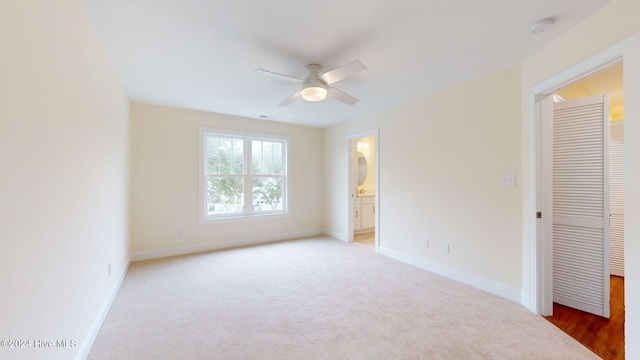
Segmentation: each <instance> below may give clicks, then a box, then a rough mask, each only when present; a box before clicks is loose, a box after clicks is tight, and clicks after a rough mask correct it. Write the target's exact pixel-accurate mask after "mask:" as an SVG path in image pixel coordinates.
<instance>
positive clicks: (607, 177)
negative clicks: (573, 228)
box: [536, 59, 625, 359]
mask: <svg viewBox="0 0 640 360" xmlns="http://www.w3.org/2000/svg"><path fill="white" fill-rule="evenodd" d="M622 67H623V64H622V61H621V59H619V61H615V62H612V63H608V64H607V65H606V66H602V67H600V68H598V69H597V71H594V72H592V73H591V74H590V75H589V76H585V77H578V78H576V79H575V80H573V81H570V83H569V85H563V86H561V87H560V86H559V87H557V88H556V89H555V90H553V91H554V92H553V94H552V95H551V94H549V93H548V92H547V93H546V94H543V95H541V96H540V97H541V101H540V104H541V106H540V108H539V113H540V114H541V117H540V118H539V119H540V122H539V123H538V126H539V127H538V129H537V133H538V136H540V137H539V138H538V139H537V140H538V141H537V146H538V147H539V150H540V151H541V152H542V154H543V155H542V157H541V163H540V164H539V167H538V169H537V171H536V172H537V175H539V176H541V177H542V178H541V179H540V180H539V181H540V182H538V186H539V187H538V188H537V191H538V194H537V195H538V201H539V204H540V203H541V204H542V207H541V208H539V210H542V212H541V213H542V219H543V220H542V221H545V220H546V221H547V222H546V223H542V225H541V226H540V224H539V226H538V230H541V231H540V232H541V233H542V241H541V244H539V245H542V248H543V252H541V256H539V257H538V259H539V260H541V264H542V267H543V269H542V271H541V272H540V273H542V274H544V275H545V276H544V278H543V279H542V282H541V283H538V289H539V291H540V292H541V293H542V294H543V295H544V297H542V298H541V303H539V307H538V309H539V310H540V311H539V312H540V313H541V314H542V315H545V316H548V317H547V319H548V320H549V321H550V322H552V323H554V324H555V325H556V326H558V327H559V328H560V329H562V330H563V331H565V332H567V333H568V334H569V335H571V336H572V337H574V338H575V339H577V340H578V341H580V342H581V343H582V344H583V345H585V346H587V347H589V348H590V349H591V350H592V351H594V352H596V353H597V354H598V355H600V356H601V357H603V358H605V359H617V358H621V357H620V356H622V357H624V316H625V315H624V278H623V276H624V165H623V164H624V155H623V153H624V136H623V129H624V126H623V121H624V120H623V119H624V110H623V109H624V106H623V85H622V77H623V76H622ZM596 94H607V95H605V96H604V97H603V98H604V99H605V100H604V103H606V110H607V111H606V114H607V116H606V118H605V119H604V120H605V121H602V120H601V121H600V123H601V124H603V123H604V129H602V130H603V133H602V134H601V135H598V136H599V137H602V139H601V140H604V141H602V145H601V150H600V151H603V152H604V154H603V155H602V156H603V164H602V165H600V166H601V167H602V168H601V169H600V170H599V171H600V175H598V176H596V175H595V173H590V175H592V176H593V177H594V178H595V177H600V178H601V179H602V184H600V185H597V184H596V183H593V182H591V180H590V181H589V182H585V180H584V179H578V182H580V181H582V183H579V184H578V186H579V187H581V186H582V187H584V188H585V189H587V190H586V191H587V192H588V193H593V191H594V189H595V188H596V187H599V188H600V190H598V191H601V192H602V193H603V194H606V195H605V196H604V198H603V201H604V203H603V205H602V206H603V208H601V209H600V210H603V209H604V211H603V213H604V215H603V217H602V218H601V222H602V230H603V234H602V235H603V237H602V238H603V240H602V241H605V242H603V243H602V246H601V245H597V244H596V246H595V247H593V248H592V249H588V248H582V247H580V246H581V245H579V244H580V243H581V242H582V241H585V239H587V238H589V236H590V235H591V233H588V232H584V231H583V232H581V233H579V234H578V235H576V233H573V234H569V235H567V232H566V227H565V228H562V225H566V224H561V226H560V230H558V228H556V227H555V226H556V225H555V224H556V222H557V219H556V218H558V217H560V218H562V219H561V221H565V222H566V221H568V219H569V218H568V217H567V216H557V212H556V211H555V210H556V207H557V206H558V205H557V204H558V203H560V207H559V209H560V213H562V212H563V211H565V210H566V207H567V206H566V203H564V204H563V203H562V202H563V201H565V202H566V200H567V199H568V198H570V196H568V195H567V194H568V193H572V194H574V190H573V189H569V190H568V188H567V187H566V184H567V179H568V178H569V177H573V176H574V175H575V174H576V173H577V172H579V169H580V167H581V166H582V165H581V163H580V161H581V160H584V159H586V158H585V157H584V156H586V155H583V154H586V153H589V152H590V151H593V150H590V149H589V148H588V147H587V145H586V142H585V141H584V140H583V139H582V140H581V139H580V138H579V137H580V135H574V133H576V134H583V135H584V134H587V135H584V136H587V137H588V136H592V137H593V136H595V135H593V134H592V135H588V132H589V131H592V130H593V126H591V129H586V127H588V125H582V124H581V123H579V122H575V123H573V124H571V123H569V125H566V124H567V123H566V122H565V123H562V122H563V121H566V118H567V117H568V116H567V115H566V114H567V110H566V109H570V112H571V116H572V117H573V116H575V114H576V113H577V112H579V110H576V109H578V106H577V105H576V106H575V107H574V106H573V105H572V104H584V103H587V102H589V101H588V100H587V99H594V98H595V97H596V96H594V95H596ZM552 98H553V102H555V103H556V106H553V105H551V106H550V103H551V99H552ZM608 98H610V103H611V106H610V111H609V105H608V101H609V100H607V99H608ZM566 100H568V101H566ZM550 108H551V109H550ZM554 108H555V111H554V110H553V109H554ZM558 109H560V110H558ZM563 111H564V113H563ZM591 115H593V113H592V112H591V113H590V116H591ZM609 115H610V116H609ZM549 116H550V117H551V123H552V124H553V126H551V128H552V129H553V130H552V131H556V129H558V126H560V131H562V127H563V126H564V127H565V129H564V130H567V129H568V131H565V133H564V134H562V136H564V137H563V138H562V137H561V138H560V139H558V138H557V137H556V136H553V135H552V136H551V138H552V144H551V147H552V148H553V149H554V150H553V151H554V152H555V151H556V150H559V151H560V153H561V154H562V152H563V151H564V152H565V153H564V155H561V157H560V158H558V157H556V155H555V154H552V156H551V158H550V157H549V155H547V157H546V159H545V157H544V156H545V155H544V153H545V149H547V150H548V147H549V145H550V144H549V135H548V134H547V135H546V138H547V141H546V146H545V140H544V138H545V131H548V129H549V128H550V126H549V124H548V122H549ZM558 116H559V117H560V123H561V125H558V124H556V121H557V120H558V119H556V117H558ZM545 121H546V124H547V130H545V129H544V127H545ZM562 124H564V125H562ZM567 134H568V135H567ZM554 135H555V134H554ZM567 142H573V144H569V145H568V144H567ZM571 147H574V148H577V149H578V150H579V151H578V153H579V155H576V153H575V152H574V153H570V152H567V149H569V148H571ZM547 154H548V153H547ZM567 154H568V155H567ZM562 156H564V158H563V157H562ZM607 159H609V161H607ZM545 162H546V163H545ZM549 162H551V163H552V165H551V164H549ZM583 164H584V162H583ZM591 164H594V163H593V162H591ZM548 166H552V168H553V170H552V171H550V172H551V175H548V173H549V171H547V177H546V178H545V168H548ZM563 167H564V169H563ZM563 171H564V173H563ZM556 172H559V173H560V179H559V182H560V190H557V189H556V186H557V184H556V181H558V179H557V177H556ZM596 172H597V171H596ZM567 174H569V175H570V176H569V175H567ZM550 182H551V183H553V185H552V186H548V184H549V183H550ZM545 184H547V185H545ZM540 186H541V187H540ZM563 186H564V187H563ZM545 188H546V189H547V191H546V192H545ZM548 189H552V190H551V191H549V190H548ZM550 192H552V193H553V195H551V194H549V193H550ZM576 193H577V192H576ZM558 197H559V198H560V199H561V200H560V201H558V200H557V198H558ZM588 197H589V194H587V195H585V196H581V197H576V199H578V201H579V202H580V204H579V205H580V206H579V208H580V209H579V210H580V211H588V209H589V203H588V201H589V200H588ZM549 198H550V199H551V200H549ZM550 209H552V210H551V211H550ZM539 210H538V211H539ZM609 214H610V216H609ZM545 215H546V216H545ZM562 215H565V214H562ZM583 215H584V214H583ZM587 215H589V214H587ZM587 218H588V216H583V217H582V218H581V219H579V220H581V223H582V224H581V225H584V224H585V222H584V220H585V219H587ZM550 224H553V225H550ZM571 225H573V224H571ZM563 237H564V239H563ZM566 240H569V241H566ZM592 244H593V243H592ZM569 246H573V248H569ZM609 249H611V251H609ZM594 250H596V251H600V252H601V253H600V254H596V253H595V251H594ZM588 253H590V254H591V255H593V254H595V256H593V257H590V255H588ZM598 256H601V263H600V264H596V263H597V262H598V261H600V260H599V258H598ZM563 257H564V259H563ZM559 258H560V260H559ZM576 265H577V266H576ZM596 265H597V266H596ZM598 266H600V267H601V269H600V274H601V275H600V277H601V279H596V278H597V274H596V273H597V271H595V269H596V268H597V267H598ZM550 267H551V268H552V269H551V270H549V268H550ZM572 267H573V269H572ZM590 267H592V268H593V269H594V271H595V273H592V274H591V275H593V276H591V278H590V279H587V278H588V277H589V274H588V273H587V272H588V268H590ZM540 273H539V275H540ZM559 273H560V274H559ZM603 273H604V274H605V276H604V277H603V278H604V280H605V281H604V283H599V284H596V283H597V282H598V281H597V280H602V274H603ZM609 273H610V274H611V275H609ZM585 274H586V275H585ZM594 274H595V275H594ZM585 279H587V280H585ZM593 279H595V280H596V281H594V282H593V286H595V287H596V288H597V287H599V286H600V287H601V288H600V291H602V290H603V289H602V285H604V286H603V287H604V291H605V294H603V295H605V297H604V301H605V303H603V304H602V305H601V306H600V309H599V310H600V311H601V313H600V314H598V309H597V308H598V306H597V304H596V305H594V306H590V305H587V306H586V307H587V309H585V308H584V306H585V302H582V301H580V300H582V299H584V298H585V297H584V294H587V293H589V292H590V289H589V286H591V285H592V284H591V283H592V280H593ZM581 281H582V282H584V283H585V284H586V286H584V287H583V288H582V289H580V288H579V287H577V288H575V284H577V283H580V282H581ZM609 281H610V282H611V284H610V286H609ZM585 288H586V289H587V291H585V290H584V289H585ZM570 291H573V292H574V293H575V294H577V295H576V296H575V297H573V298H571V299H569V300H567V298H566V297H565V296H564V295H566V293H567V292H570ZM559 294H560V295H561V296H558V295H559ZM590 295H591V294H590ZM563 297H564V298H563ZM596 297H597V295H596ZM576 299H577V300H578V301H577V302H576V301H574V300H576ZM609 299H610V300H611V302H610V304H609ZM600 300H602V299H600ZM589 308H591V309H589ZM575 309H580V310H584V311H579V310H575ZM588 312H591V313H596V314H598V315H600V316H604V317H606V318H609V313H610V315H611V317H610V319H605V318H603V317H600V316H595V315H590V314H588ZM551 315H553V316H551ZM586 329H588V330H586ZM605 334H606V335H605Z"/></svg>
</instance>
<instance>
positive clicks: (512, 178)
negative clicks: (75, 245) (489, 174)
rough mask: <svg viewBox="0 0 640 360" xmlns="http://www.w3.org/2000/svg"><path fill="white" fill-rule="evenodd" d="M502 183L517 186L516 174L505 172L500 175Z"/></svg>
mask: <svg viewBox="0 0 640 360" xmlns="http://www.w3.org/2000/svg"><path fill="white" fill-rule="evenodd" d="M500 185H502V186H516V174H505V175H502V176H501V177H500Z"/></svg>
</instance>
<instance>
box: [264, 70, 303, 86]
mask: <svg viewBox="0 0 640 360" xmlns="http://www.w3.org/2000/svg"><path fill="white" fill-rule="evenodd" d="M253 72H254V73H258V74H262V75H267V76H271V77H272V78H276V79H280V80H284V81H290V82H293V83H302V82H304V80H302V79H298V78H294V77H292V76H287V75H282V74H278V73H274V72H273V71H267V70H264V69H255V70H253Z"/></svg>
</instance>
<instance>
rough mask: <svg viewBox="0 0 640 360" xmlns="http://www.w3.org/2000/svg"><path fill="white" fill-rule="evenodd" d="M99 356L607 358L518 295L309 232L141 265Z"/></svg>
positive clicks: (132, 273) (126, 285)
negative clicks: (499, 292) (464, 281)
mask: <svg viewBox="0 0 640 360" xmlns="http://www.w3.org/2000/svg"><path fill="white" fill-rule="evenodd" d="M88 358H89V359H598V357H597V356H596V355H594V354H593V353H591V352H590V351H589V350H588V349H586V348H585V347H583V346H582V345H580V344H579V343H578V342H576V341H575V340H573V339H572V338H570V337H569V336H568V335H566V334H565V333H563V332H562V331H560V330H559V329H557V328H556V327H555V326H553V325H552V324H550V323H549V322H547V321H546V320H545V319H543V318H542V317H540V316H536V315H534V314H532V313H530V312H529V311H527V310H526V309H525V308H524V307H522V306H521V305H519V304H516V303H513V302H510V301H508V300H505V299H502V298H500V297H497V296H494V295H490V294H487V293H484V292H482V291H479V290H476V289H474V288H471V287H469V286H466V285H463V284H460V283H457V282H455V281H452V280H449V279H446V278H444V277H441V276H438V275H435V274H432V273H429V272H427V271H424V270H421V269H418V268H415V267H412V266H409V265H406V264H403V263H400V262H398V261H395V260H393V259H390V258H387V257H384V256H381V255H379V254H376V253H375V252H373V251H371V249H370V248H367V247H365V246H362V245H359V244H347V243H343V242H340V241H338V240H334V239H331V238H328V237H315V238H307V239H301V240H296V241H287V242H280V243H274V244H268V245H262V246H253V247H246V248H239V249H232V250H226V251H218V252H210V253H201V254H195V255H188V256H179V257H173V258H166V259H158V260H150V261H142V262H136V263H133V264H131V267H130V269H129V272H128V274H127V276H126V278H125V280H124V282H123V284H122V287H121V289H120V292H119V293H118V296H117V298H116V300H115V302H114V304H113V306H112V308H111V310H110V312H109V314H108V316H107V318H106V320H105V322H104V325H103V327H102V329H101V331H100V334H99V335H98V337H97V339H96V341H95V343H94V345H93V348H92V350H91V353H90V354H89V357H88Z"/></svg>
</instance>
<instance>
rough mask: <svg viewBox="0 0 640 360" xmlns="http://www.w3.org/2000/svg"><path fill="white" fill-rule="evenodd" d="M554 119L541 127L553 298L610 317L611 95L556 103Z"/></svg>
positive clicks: (546, 224) (547, 244)
mask: <svg viewBox="0 0 640 360" xmlns="http://www.w3.org/2000/svg"><path fill="white" fill-rule="evenodd" d="M543 106H544V103H543ZM543 113H544V110H543ZM552 123H553V125H552V126H551V125H550V124H549V123H546V124H545V123H543V124H542V129H541V131H542V139H541V142H542V144H543V148H545V149H546V151H545V152H543V164H544V165H543V170H542V171H543V173H544V174H545V175H543V179H542V181H543V189H544V190H543V193H544V197H545V198H546V201H543V203H544V204H546V209H549V206H552V208H551V209H550V212H548V213H546V214H544V215H545V216H546V219H552V221H548V220H547V221H546V222H543V234H544V235H543V236H544V237H545V245H546V246H545V254H548V253H549V252H551V253H552V254H553V255H552V258H553V264H552V269H553V271H552V273H553V281H552V284H553V285H552V294H553V297H552V301H553V302H557V303H559V304H563V305H566V306H570V307H572V308H576V309H579V310H583V311H586V312H590V313H594V314H597V315H600V316H603V317H609V292H610V289H609V165H608V155H609V145H608V143H609V100H608V97H607V96H606V95H600V96H595V97H590V98H584V99H577V100H572V101H567V102H562V103H558V104H555V106H554V111H553V120H552ZM549 135H551V136H552V137H551V138H549ZM551 139H552V140H551ZM550 141H552V145H550V144H549V142H550ZM545 143H546V144H547V145H544V144H545ZM545 154H546V156H545ZM549 158H551V159H553V160H552V162H550V161H549ZM545 160H546V161H545ZM549 197H551V199H549ZM547 211H549V210H547ZM550 226H551V228H549V227H550ZM547 259H548V258H547ZM547 295H548V296H546V297H545V301H550V300H551V299H550V298H551V296H549V295H550V294H547ZM547 307H548V308H549V307H551V306H550V304H547Z"/></svg>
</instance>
